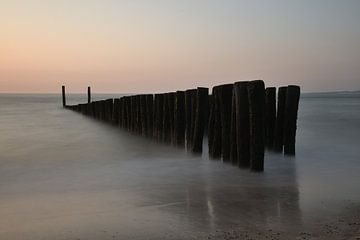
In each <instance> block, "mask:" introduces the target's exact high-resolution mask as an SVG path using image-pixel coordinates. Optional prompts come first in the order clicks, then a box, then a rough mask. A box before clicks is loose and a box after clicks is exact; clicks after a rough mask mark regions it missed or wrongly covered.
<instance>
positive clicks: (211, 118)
mask: <svg viewBox="0 0 360 240" xmlns="http://www.w3.org/2000/svg"><path fill="white" fill-rule="evenodd" d="M214 114H215V103H214V89H212V93H211V95H209V121H208V151H209V156H211V152H212V144H213V141H214V139H213V137H214V123H215V117H214Z"/></svg>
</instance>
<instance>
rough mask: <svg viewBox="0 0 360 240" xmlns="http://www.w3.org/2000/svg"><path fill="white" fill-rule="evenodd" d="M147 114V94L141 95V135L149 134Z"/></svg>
mask: <svg viewBox="0 0 360 240" xmlns="http://www.w3.org/2000/svg"><path fill="white" fill-rule="evenodd" d="M148 117H149V116H148V115H147V111H146V95H140V123H141V135H143V136H144V137H146V136H147V132H148V129H147V122H148V121H147V118H148Z"/></svg>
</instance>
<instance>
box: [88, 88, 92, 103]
mask: <svg viewBox="0 0 360 240" xmlns="http://www.w3.org/2000/svg"><path fill="white" fill-rule="evenodd" d="M88 103H91V89H90V87H88Z"/></svg>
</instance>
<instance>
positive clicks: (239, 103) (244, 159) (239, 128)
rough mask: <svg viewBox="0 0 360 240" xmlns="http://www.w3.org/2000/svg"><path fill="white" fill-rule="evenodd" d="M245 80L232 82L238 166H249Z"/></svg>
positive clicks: (247, 100) (246, 85) (247, 110)
mask: <svg viewBox="0 0 360 240" xmlns="http://www.w3.org/2000/svg"><path fill="white" fill-rule="evenodd" d="M248 84H249V82H247V81H240V82H236V83H235V84H234V93H235V106H236V113H235V115H236V147H237V162H238V166H239V167H249V166H250V125H249V124H250V122H249V121H250V119H249V97H248V89H247V88H248Z"/></svg>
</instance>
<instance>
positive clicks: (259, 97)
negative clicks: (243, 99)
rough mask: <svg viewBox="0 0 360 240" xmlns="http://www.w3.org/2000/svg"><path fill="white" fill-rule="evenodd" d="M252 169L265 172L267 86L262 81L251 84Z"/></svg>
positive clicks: (249, 90)
mask: <svg viewBox="0 0 360 240" xmlns="http://www.w3.org/2000/svg"><path fill="white" fill-rule="evenodd" d="M248 94H249V95H248V97H249V113H250V115H249V119H250V169H251V170H252V171H263V170H264V152H265V144H264V140H265V85H264V82H263V81H262V80H255V81H251V82H249V85H248Z"/></svg>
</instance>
